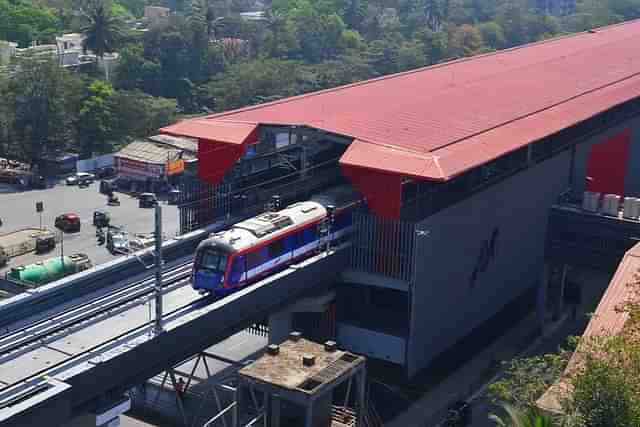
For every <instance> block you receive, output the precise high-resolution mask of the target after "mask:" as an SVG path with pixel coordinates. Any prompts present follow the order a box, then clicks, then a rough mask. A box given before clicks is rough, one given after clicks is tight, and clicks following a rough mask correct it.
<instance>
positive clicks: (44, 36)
mask: <svg viewBox="0 0 640 427" xmlns="http://www.w3.org/2000/svg"><path fill="white" fill-rule="evenodd" d="M59 29H60V23H59V21H58V19H57V18H56V15H55V13H54V11H53V10H51V9H49V8H48V7H46V6H43V5H34V4H32V3H31V2H23V1H21V0H10V1H9V0H0V40H8V41H13V42H17V43H18V44H19V46H20V47H27V46H29V45H31V43H32V42H34V41H37V42H39V43H43V42H44V43H49V42H52V41H54V40H55V35H56V33H57V32H58V31H59Z"/></svg>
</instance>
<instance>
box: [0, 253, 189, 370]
mask: <svg viewBox="0 0 640 427" xmlns="http://www.w3.org/2000/svg"><path fill="white" fill-rule="evenodd" d="M191 265H192V263H190V262H187V263H183V264H181V265H179V266H177V267H174V268H171V269H170V270H168V271H166V272H164V274H163V293H164V294H168V293H170V292H172V291H174V290H175V289H178V288H180V287H183V286H186V285H188V277H189V273H190V271H191ZM154 283H155V281H154V279H153V278H148V279H143V280H140V281H138V282H136V283H133V284H132V285H130V286H127V287H125V288H123V289H116V290H114V291H111V292H109V293H107V294H106V295H102V296H99V297H95V298H93V299H91V300H88V301H83V302H79V303H78V304H76V305H74V306H72V307H70V308H68V309H66V310H63V311H61V312H60V313H57V314H55V315H54V316H52V317H47V318H43V319H41V320H39V321H36V322H35V323H32V324H29V325H27V326H24V327H21V328H19V329H17V330H15V331H12V332H9V333H7V334H4V335H1V336H0V364H2V363H4V362H5V361H7V360H10V359H13V358H15V357H17V356H19V355H20V354H24V353H26V352H28V351H29V350H31V349H33V348H35V347H37V346H40V345H46V344H48V343H49V342H53V341H55V340H57V339H59V338H60V337H62V336H65V335H68V334H71V333H73V332H75V331H77V330H79V329H81V328H84V327H87V326H89V325H91V324H94V323H97V322H99V321H101V320H104V319H106V318H107V317H110V316H114V315H117V314H120V313H122V312H124V311H126V310H128V309H129V308H131V307H134V306H138V305H144V304H147V303H149V298H150V297H151V296H152V295H153V292H154Z"/></svg>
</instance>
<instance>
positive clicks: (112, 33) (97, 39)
mask: <svg viewBox="0 0 640 427" xmlns="http://www.w3.org/2000/svg"><path fill="white" fill-rule="evenodd" d="M81 14H82V16H83V18H84V21H85V22H84V25H83V27H82V29H81V31H82V33H83V34H84V36H85V39H84V41H83V48H84V49H85V50H87V49H90V50H92V51H93V52H94V53H95V54H96V55H97V56H98V57H99V58H100V59H102V58H104V54H105V53H111V52H114V51H115V50H116V48H117V47H118V46H119V44H120V42H121V41H122V39H123V38H124V32H123V23H122V21H121V19H120V17H118V16H116V15H114V14H113V12H112V8H111V3H110V2H109V0H88V2H87V4H86V5H85V7H84V8H82V9H81ZM105 70H108V68H107V67H105ZM106 78H107V80H109V75H108V71H107V76H106Z"/></svg>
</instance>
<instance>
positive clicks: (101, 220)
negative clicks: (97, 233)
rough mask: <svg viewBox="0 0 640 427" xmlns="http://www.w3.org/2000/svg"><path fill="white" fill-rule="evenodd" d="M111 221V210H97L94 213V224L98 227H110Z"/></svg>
mask: <svg viewBox="0 0 640 427" xmlns="http://www.w3.org/2000/svg"><path fill="white" fill-rule="evenodd" d="M110 221H111V217H110V216H109V212H105V211H95V212H94V213H93V225H95V226H96V227H98V228H101V227H108V226H109V222H110Z"/></svg>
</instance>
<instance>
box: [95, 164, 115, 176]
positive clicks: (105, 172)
mask: <svg viewBox="0 0 640 427" xmlns="http://www.w3.org/2000/svg"><path fill="white" fill-rule="evenodd" d="M115 174H116V170H115V168H114V167H112V166H106V167H103V168H100V169H98V170H97V171H96V177H97V178H111V177H113V176H115Z"/></svg>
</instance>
